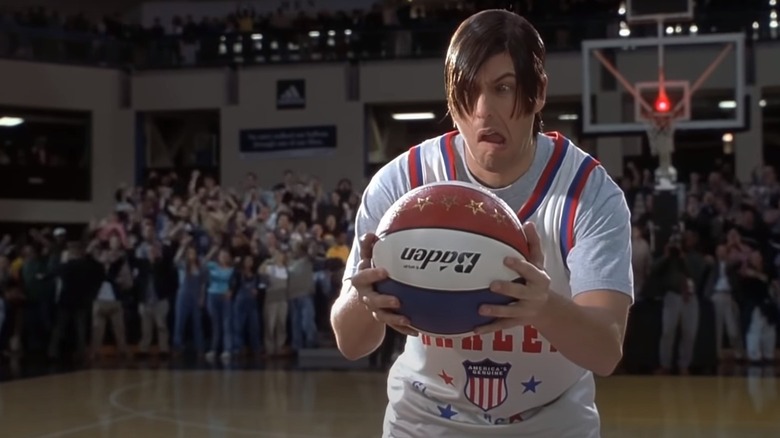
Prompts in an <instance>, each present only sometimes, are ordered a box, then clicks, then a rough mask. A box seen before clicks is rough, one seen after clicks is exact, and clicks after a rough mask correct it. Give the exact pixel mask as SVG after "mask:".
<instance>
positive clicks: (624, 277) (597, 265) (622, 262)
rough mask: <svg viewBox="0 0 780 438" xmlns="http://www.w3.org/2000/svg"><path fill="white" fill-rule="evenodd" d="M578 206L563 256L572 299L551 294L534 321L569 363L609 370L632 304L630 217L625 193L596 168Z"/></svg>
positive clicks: (617, 357) (616, 359) (620, 351)
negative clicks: (569, 245)
mask: <svg viewBox="0 0 780 438" xmlns="http://www.w3.org/2000/svg"><path fill="white" fill-rule="evenodd" d="M580 206H581V207H580V211H579V212H578V217H577V224H576V225H575V230H574V235H575V243H574V247H573V248H572V249H571V252H570V253H569V255H568V257H567V264H568V266H569V269H570V273H571V279H570V281H571V288H572V297H573V298H571V299H569V298H568V297H564V296H562V295H559V294H556V293H552V294H551V295H550V298H549V299H548V301H547V304H546V305H545V307H544V308H543V310H542V311H540V313H539V315H538V317H537V318H536V319H535V321H534V322H533V325H534V327H536V329H537V330H539V332H540V333H541V334H542V336H544V337H545V338H546V339H547V340H548V341H550V343H551V344H552V345H554V346H555V348H556V349H558V351H560V352H561V354H563V355H564V356H566V357H567V358H568V359H569V360H571V361H572V362H574V363H576V364H578V365H580V366H582V367H583V368H587V369H589V370H591V371H593V372H594V373H596V374H599V375H609V374H611V373H612V372H613V371H614V370H615V367H617V365H618V363H619V362H620V360H621V358H622V357H623V339H624V335H625V329H626V322H627V319H628V310H629V308H630V306H631V304H632V303H633V273H632V270H631V222H630V219H631V217H630V212H629V210H628V206H627V205H626V201H625V198H624V196H623V195H622V193H621V192H620V190H619V188H618V187H617V185H615V184H614V182H613V181H612V180H611V179H609V177H608V176H607V175H606V172H605V171H604V170H603V168H600V167H599V168H597V169H596V171H595V172H594V173H593V175H592V176H591V178H590V179H589V181H588V183H587V185H586V188H585V190H584V192H583V197H582V199H581V202H580Z"/></svg>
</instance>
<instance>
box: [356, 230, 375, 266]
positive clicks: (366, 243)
mask: <svg viewBox="0 0 780 438" xmlns="http://www.w3.org/2000/svg"><path fill="white" fill-rule="evenodd" d="M378 240H379V238H378V237H376V234H373V233H367V234H364V235H362V236H360V259H361V260H366V259H368V260H371V259H372V258H373V257H374V244H375V243H376V242H377V241H378Z"/></svg>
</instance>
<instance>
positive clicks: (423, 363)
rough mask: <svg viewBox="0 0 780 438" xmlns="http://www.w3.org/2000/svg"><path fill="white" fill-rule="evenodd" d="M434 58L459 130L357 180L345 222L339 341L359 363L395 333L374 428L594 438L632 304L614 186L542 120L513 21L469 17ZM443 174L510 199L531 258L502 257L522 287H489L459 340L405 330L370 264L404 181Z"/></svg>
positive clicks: (496, 15) (527, 49)
mask: <svg viewBox="0 0 780 438" xmlns="http://www.w3.org/2000/svg"><path fill="white" fill-rule="evenodd" d="M445 59H446V61H445V93H446V96H447V102H448V107H449V110H450V113H451V114H452V116H453V119H454V122H455V125H456V127H457V131H455V132H451V133H449V134H446V135H443V136H440V137H436V138H432V139H430V140H426V141H424V142H422V143H421V144H419V145H417V146H415V147H413V148H412V149H411V150H410V151H409V152H406V153H404V154H402V155H401V156H399V157H398V158H396V159H394V160H393V161H392V162H390V163H389V164H387V165H386V166H384V167H383V168H382V169H380V170H379V172H378V173H377V174H376V175H375V176H374V177H373V179H372V180H371V182H370V183H369V184H368V187H367V188H366V190H365V192H364V195H363V199H362V202H361V204H360V207H359V211H358V213H357V218H356V223H355V233H356V235H357V236H362V237H361V238H360V239H355V243H354V245H353V247H352V250H351V252H350V255H349V258H348V261H347V264H346V269H345V272H344V276H343V280H344V284H343V287H342V290H341V294H340V296H339V298H338V299H337V301H336V303H335V304H334V306H333V308H332V312H331V323H332V326H333V329H334V332H335V335H336V341H337V345H338V348H339V350H340V351H341V352H342V354H343V355H344V356H345V357H347V358H349V359H358V358H362V357H365V356H367V355H369V354H371V352H372V351H374V350H375V349H376V348H377V347H378V346H379V345H380V344H381V343H382V340H383V338H384V336H385V331H386V327H387V326H389V327H390V328H391V329H394V330H397V331H400V332H402V333H404V334H406V335H407V340H406V346H405V348H404V352H403V353H402V354H401V356H400V357H399V358H398V359H397V360H396V362H395V364H394V365H393V366H392V368H391V370H390V373H389V377H388V384H387V395H388V398H389V403H388V406H387V410H386V412H385V420H384V425H383V436H384V437H393V438H402V437H426V438H432V437H454V436H457V437H460V438H463V437H474V438H483V437H495V436H506V437H534V438H550V437H556V438H575V437H576V438H596V437H599V436H600V418H599V413H598V410H597V408H596V405H595V383H594V378H593V375H594V374H599V375H605V376H606V375H609V374H611V373H612V372H613V371H614V369H615V367H616V366H617V364H618V362H619V361H620V359H621V357H622V344H623V337H624V333H625V325H626V320H627V316H628V309H629V307H630V306H631V304H632V303H633V275H632V269H631V222H630V213H629V210H628V206H627V205H626V201H625V197H624V196H623V192H622V191H621V190H620V188H619V187H618V185H617V184H615V182H614V181H613V180H612V179H611V178H610V177H609V176H608V174H607V172H606V170H605V169H604V168H603V167H602V166H601V165H600V164H599V163H598V162H597V161H596V160H595V159H594V158H593V157H591V156H589V155H588V154H586V153H585V152H584V151H582V150H581V149H579V148H577V147H576V146H574V145H573V144H572V143H571V142H570V141H569V140H568V139H566V138H565V137H564V136H562V135H561V134H558V133H547V134H545V133H543V132H542V123H541V116H540V112H541V110H542V108H543V106H544V102H545V94H546V87H547V76H546V74H545V72H544V59H545V49H544V44H543V42H542V40H541V38H540V36H539V34H538V32H537V31H536V29H534V27H533V26H532V25H531V24H530V23H529V22H528V21H526V20H525V19H524V18H522V17H520V16H519V15H516V14H514V13H511V12H508V11H503V10H488V11H483V12H480V13H478V14H475V15H473V16H471V17H470V18H468V19H467V20H465V21H464V22H463V23H462V24H461V25H460V27H459V28H458V30H457V31H456V32H455V34H454V36H453V37H452V40H451V42H450V47H449V50H448V53H447V55H446V58H445ZM442 180H451V181H463V182H467V183H471V184H475V185H479V186H482V187H484V188H486V189H488V190H490V191H492V192H493V193H495V194H496V195H497V196H499V197H500V198H502V199H503V200H504V201H506V202H507V204H508V205H510V206H511V207H512V208H514V209H517V210H518V217H519V218H520V220H521V221H522V222H523V223H525V232H526V235H527V237H528V242H529V246H530V248H531V253H530V257H529V260H518V259H508V260H506V261H505V264H506V266H507V267H509V268H511V269H513V270H515V271H517V272H518V274H519V275H520V276H522V277H523V278H524V279H525V280H526V284H525V285H520V284H516V283H504V282H496V283H495V284H493V285H491V290H492V291H493V292H495V293H499V294H503V295H507V296H509V297H512V298H514V299H515V301H514V302H513V303H512V305H509V306H489V305H485V306H483V307H482V309H480V313H481V314H482V315H484V316H491V317H496V318H497V321H496V322H495V323H493V324H490V325H488V326H484V327H479V328H477V329H476V335H475V336H472V337H466V338H463V339H452V338H449V339H434V338H432V337H430V336H426V335H418V333H416V332H415V331H414V330H413V329H412V328H411V326H410V322H409V321H408V320H406V319H405V317H403V316H401V315H399V314H396V313H395V312H394V309H398V307H399V305H400V303H399V302H398V300H397V299H396V298H395V297H392V296H389V295H380V294H378V293H377V292H376V291H375V290H373V287H372V285H373V284H374V283H376V282H378V281H381V280H383V279H385V278H387V272H386V271H385V270H383V269H380V268H373V267H372V261H371V258H372V254H371V252H372V246H373V243H374V242H375V241H376V239H377V237H376V236H375V235H374V233H375V232H376V229H377V226H378V222H379V220H380V219H381V218H382V216H383V215H384V213H385V212H386V211H387V210H388V209H389V207H390V206H391V205H392V204H393V203H394V202H395V201H396V200H397V199H399V198H400V197H401V196H403V195H404V194H405V193H407V192H408V191H409V190H411V189H412V188H414V187H419V186H420V185H423V184H426V183H428V182H433V181H442ZM432 201H435V202H443V200H441V201H436V200H432ZM453 208H455V207H453ZM458 208H465V207H463V206H458ZM562 212H563V213H562ZM453 214H456V213H453ZM564 216H565V217H564Z"/></svg>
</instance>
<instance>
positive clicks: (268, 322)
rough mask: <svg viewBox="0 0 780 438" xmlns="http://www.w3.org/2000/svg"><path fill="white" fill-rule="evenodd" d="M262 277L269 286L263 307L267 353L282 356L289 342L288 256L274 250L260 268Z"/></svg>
mask: <svg viewBox="0 0 780 438" xmlns="http://www.w3.org/2000/svg"><path fill="white" fill-rule="evenodd" d="M260 275H262V276H263V277H264V279H265V283H266V285H267V286H266V292H265V304H264V306H263V326H264V331H263V335H264V336H263V337H264V343H265V353H266V355H268V356H276V355H281V354H283V353H284V351H283V349H284V344H285V342H286V341H287V311H288V304H287V300H288V297H289V281H290V273H289V268H288V261H287V254H286V253H285V252H282V251H279V250H274V251H273V253H272V257H271V258H270V259H269V260H267V261H266V262H265V263H263V265H262V266H261V267H260Z"/></svg>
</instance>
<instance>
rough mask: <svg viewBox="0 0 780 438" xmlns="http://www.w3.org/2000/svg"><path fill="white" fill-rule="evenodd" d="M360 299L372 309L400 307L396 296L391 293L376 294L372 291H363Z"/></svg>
mask: <svg viewBox="0 0 780 438" xmlns="http://www.w3.org/2000/svg"><path fill="white" fill-rule="evenodd" d="M362 300H363V304H365V305H367V306H369V307H370V308H372V309H397V308H399V307H401V302H400V301H398V298H396V297H394V296H392V295H383V294H378V293H376V292H374V291H371V292H366V293H364V294H363V298H362Z"/></svg>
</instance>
